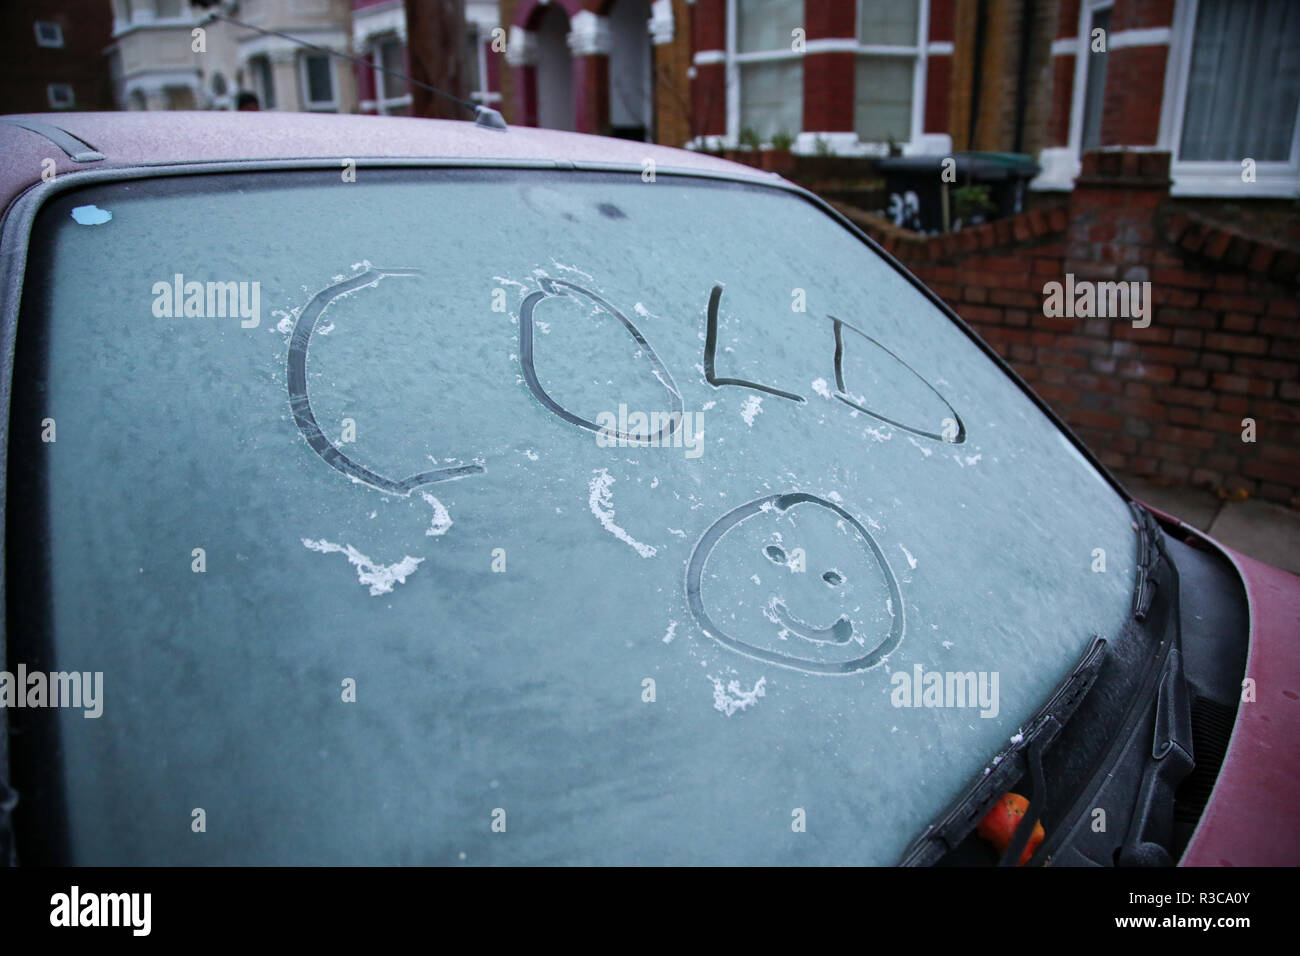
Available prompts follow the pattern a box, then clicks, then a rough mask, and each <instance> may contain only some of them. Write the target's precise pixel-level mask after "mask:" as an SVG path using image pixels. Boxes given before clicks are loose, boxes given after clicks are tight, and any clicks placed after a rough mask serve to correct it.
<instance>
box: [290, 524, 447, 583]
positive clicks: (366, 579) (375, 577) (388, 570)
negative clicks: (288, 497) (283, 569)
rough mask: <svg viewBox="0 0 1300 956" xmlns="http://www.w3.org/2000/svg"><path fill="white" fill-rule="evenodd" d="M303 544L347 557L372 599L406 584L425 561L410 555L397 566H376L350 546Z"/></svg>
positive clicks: (313, 549)
mask: <svg viewBox="0 0 1300 956" xmlns="http://www.w3.org/2000/svg"><path fill="white" fill-rule="evenodd" d="M302 543H303V547H305V548H309V549H311V550H312V551H319V552H320V553H321V554H335V553H337V554H342V555H345V556H346V557H347V559H348V562H349V563H350V564H351V565H352V566H353V567H355V568H356V569H357V581H358V583H360V584H361V585H363V586H365V587H369V588H370V596H371V597H378V596H379V595H381V594H388V593H389V592H390V591H392V590H393V585H394V584H405V583H406V578H407V575H409V574H412V573H413V572H414V571H415V569H416V567H418V566H419V564H420V562H421V561H423V560H424V558H413V557H411V556H410V555H409V554H408V555H406V556H405V557H404V558H402V560H401V561H398V562H397V563H396V564H387V565H385V564H376V563H375V562H373V561H371V560H370V559H369V558H368V557H366V556H365V555H364V554H362V553H361V552H360V551H358V550H357V549H356V548H354V547H352V545H350V544H349V545H340V544H335V543H334V542H332V541H326V540H325V539H324V538H321V539H320V540H319V541H313V540H311V538H303V539H302Z"/></svg>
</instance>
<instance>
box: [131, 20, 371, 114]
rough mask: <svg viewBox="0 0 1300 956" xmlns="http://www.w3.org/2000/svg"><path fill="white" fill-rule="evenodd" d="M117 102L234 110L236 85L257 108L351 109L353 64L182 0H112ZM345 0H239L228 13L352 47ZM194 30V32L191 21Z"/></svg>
mask: <svg viewBox="0 0 1300 956" xmlns="http://www.w3.org/2000/svg"><path fill="white" fill-rule="evenodd" d="M112 9H113V36H112V45H111V46H110V47H109V48H108V50H107V51H106V52H107V53H108V56H109V58H110V61H111V62H112V64H113V68H112V69H113V75H114V85H115V96H116V100H117V105H118V108H119V109H132V110H142V109H191V110H192V109H234V108H235V105H236V98H237V95H238V93H239V92H240V91H241V90H249V91H252V92H253V93H255V94H256V95H257V98H258V103H259V106H260V108H261V109H264V110H292V111H299V110H301V111H309V112H332V113H352V112H356V111H357V109H358V99H357V84H356V75H355V71H354V70H353V68H352V66H351V65H350V64H349V63H347V62H346V61H343V60H340V59H339V58H338V57H335V56H331V55H330V54H328V53H325V52H321V51H314V50H309V49H304V48H303V47H302V46H301V45H300V44H297V43H294V42H293V41H292V40H288V39H285V38H283V37H277V36H267V35H264V34H261V33H258V32H256V31H254V30H249V29H245V28H243V27H236V26H234V25H232V24H230V23H226V22H223V21H212V22H209V23H206V24H204V25H203V26H202V27H201V28H200V27H199V24H200V22H201V21H202V19H203V12H202V11H199V10H196V9H195V8H193V7H191V6H190V5H189V3H188V2H187V0H112ZM351 14H352V10H351V0H243V2H241V3H240V4H239V10H238V12H237V13H236V14H235V16H236V17H237V18H238V19H240V20H242V21H244V22H246V23H249V24H251V25H253V26H257V27H261V28H262V29H265V30H275V31H278V32H282V33H287V34H290V35H292V36H294V37H297V38H299V39H301V40H305V41H307V42H308V43H311V44H313V45H315V46H318V47H321V48H323V49H325V50H333V51H336V52H339V53H348V52H350V44H351V29H350V28H351ZM196 28H198V29H201V30H202V33H201V34H200V35H196V34H195V32H194V31H195V29H196Z"/></svg>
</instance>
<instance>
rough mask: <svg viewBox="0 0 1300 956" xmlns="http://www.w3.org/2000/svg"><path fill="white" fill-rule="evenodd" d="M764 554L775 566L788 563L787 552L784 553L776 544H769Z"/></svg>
mask: <svg viewBox="0 0 1300 956" xmlns="http://www.w3.org/2000/svg"><path fill="white" fill-rule="evenodd" d="M763 553H764V554H766V555H767V557H768V559H769V560H770V561H772V562H773V563H774V564H785V563H786V560H785V552H784V551H782V550H781V549H780V548H778V547H777V546H776V545H774V544H769V545H768V546H767V547H766V548H764V549H763Z"/></svg>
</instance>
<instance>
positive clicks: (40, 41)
mask: <svg viewBox="0 0 1300 956" xmlns="http://www.w3.org/2000/svg"><path fill="white" fill-rule="evenodd" d="M32 29H33V30H34V31H35V32H36V45H37V46H39V47H45V48H46V49H50V50H62V49H63V25H62V24H60V23H55V22H54V21H53V20H37V21H35V22H34V23H33V24H32ZM42 29H45V30H53V31H54V35H53V36H51V37H45V36H42V34H41V31H42Z"/></svg>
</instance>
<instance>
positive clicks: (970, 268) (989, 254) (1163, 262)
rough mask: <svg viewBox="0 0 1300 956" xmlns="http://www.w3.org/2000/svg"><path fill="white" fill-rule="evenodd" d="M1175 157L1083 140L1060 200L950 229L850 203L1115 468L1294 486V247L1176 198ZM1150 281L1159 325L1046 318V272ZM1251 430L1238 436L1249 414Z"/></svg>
mask: <svg viewBox="0 0 1300 956" xmlns="http://www.w3.org/2000/svg"><path fill="white" fill-rule="evenodd" d="M1168 161H1169V157H1168V154H1167V153H1132V152H1127V153H1120V152H1104V153H1088V154H1087V155H1086V156H1085V158H1084V172H1083V175H1082V176H1081V177H1080V183H1079V185H1078V186H1077V187H1076V189H1075V191H1074V193H1073V194H1071V196H1070V197H1069V198H1068V199H1063V200H1062V201H1061V205H1060V206H1058V207H1056V208H1053V209H1035V210H1033V211H1031V212H1027V213H1024V214H1022V215H1020V216H1017V217H1014V218H1012V219H1004V220H999V221H997V222H994V223H990V224H988V225H985V226H980V227H977V228H975V229H967V230H963V231H962V232H959V233H955V234H950V235H946V236H933V237H925V236H917V235H916V234H914V233H904V232H902V231H901V230H896V229H894V228H893V227H891V226H889V225H887V224H885V223H884V222H883V220H880V219H877V218H875V217H871V216H867V215H864V214H861V213H857V212H853V211H851V210H847V209H846V210H845V211H846V212H850V213H851V217H852V218H854V219H855V221H857V222H858V223H859V224H860V225H862V226H864V227H865V228H867V229H868V230H869V231H870V232H871V233H872V234H873V235H874V236H875V238H876V239H877V240H878V241H880V242H881V243H882V244H883V245H884V246H885V247H886V248H887V249H888V250H889V251H891V252H892V253H893V254H894V255H896V256H897V257H898V258H899V259H900V260H901V261H902V262H903V263H904V264H905V265H907V266H908V267H909V268H911V269H912V271H914V272H915V273H916V275H917V276H918V277H919V278H920V279H921V280H922V281H924V282H925V283H926V284H927V285H928V286H929V287H930V288H931V289H933V290H934V291H935V292H936V293H937V294H938V295H940V296H941V297H943V298H944V299H945V300H946V301H947V302H948V303H949V304H950V305H951V306H952V307H953V308H954V309H956V311H957V312H958V314H960V315H961V316H962V317H963V318H964V319H966V321H967V322H969V323H970V324H971V325H972V326H973V327H974V328H975V329H976V331H978V332H979V333H980V335H982V336H983V337H984V338H985V339H986V340H987V341H988V342H989V343H990V344H991V345H993V346H994V347H995V348H996V349H997V350H998V351H999V352H1000V353H1001V354H1002V355H1003V356H1004V357H1005V358H1006V359H1007V360H1008V361H1009V362H1010V363H1011V365H1012V366H1013V367H1014V368H1015V369H1016V371H1017V372H1018V373H1019V374H1020V375H1021V376H1022V377H1023V378H1024V379H1025V380H1026V381H1027V382H1028V383H1029V384H1030V385H1031V386H1032V387H1033V388H1034V389H1035V390H1036V391H1037V392H1038V394H1039V395H1041V396H1042V397H1043V398H1044V399H1045V400H1046V401H1047V402H1048V403H1049V404H1050V405H1051V406H1052V407H1053V408H1054V409H1055V410H1056V412H1057V413H1058V414H1060V415H1061V417H1062V418H1064V419H1065V421H1066V422H1067V423H1068V424H1069V425H1070V426H1071V427H1072V428H1073V429H1074V430H1075V431H1076V432H1077V433H1078V434H1079V436H1080V438H1082V439H1083V440H1084V441H1085V442H1086V443H1087V444H1088V445H1089V446H1090V447H1091V448H1092V449H1093V450H1094V451H1095V452H1096V453H1097V454H1098V456H1099V457H1100V458H1101V460H1102V461H1103V462H1104V463H1105V464H1107V465H1108V466H1110V467H1112V468H1115V469H1117V470H1120V471H1126V472H1130V473H1133V474H1138V475H1143V476H1155V477H1160V478H1167V479H1171V480H1174V481H1179V482H1189V483H1192V484H1195V485H1199V486H1204V487H1209V488H1214V489H1223V490H1226V491H1234V490H1241V491H1245V492H1248V493H1250V494H1252V495H1255V496H1258V497H1261V498H1265V499H1269V500H1272V501H1279V502H1292V501H1293V499H1295V498H1296V497H1297V496H1300V254H1298V253H1296V252H1295V251H1293V247H1290V246H1286V245H1276V244H1273V243H1272V242H1271V241H1269V240H1261V239H1255V238H1251V237H1249V236H1247V235H1245V234H1243V233H1238V232H1234V231H1232V230H1231V229H1227V228H1223V227H1220V226H1216V225H1214V224H1212V223H1210V222H1208V221H1206V220H1202V219H1198V218H1197V217H1196V216H1195V215H1194V214H1188V213H1186V212H1185V211H1182V209H1181V207H1179V206H1177V205H1176V204H1174V203H1171V202H1170V201H1169V199H1168ZM1067 272H1073V273H1074V274H1075V276H1076V277H1077V278H1080V279H1082V278H1091V279H1101V280H1106V279H1128V280H1132V281H1150V282H1151V284H1152V285H1151V293H1152V299H1153V302H1154V307H1153V311H1152V315H1151V324H1150V325H1149V326H1148V327H1147V328H1143V329H1139V328H1135V327H1133V325H1132V323H1131V322H1130V321H1126V320H1116V319H1101V318H1048V317H1046V316H1044V315H1043V298H1044V296H1043V286H1044V284H1045V283H1047V282H1050V281H1057V282H1062V281H1064V277H1065V274H1066V273H1067ZM1243 418H1253V419H1254V420H1255V422H1256V439H1257V440H1256V442H1255V443H1254V444H1248V443H1245V442H1243V441H1242V438H1241V436H1242V419H1243Z"/></svg>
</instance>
